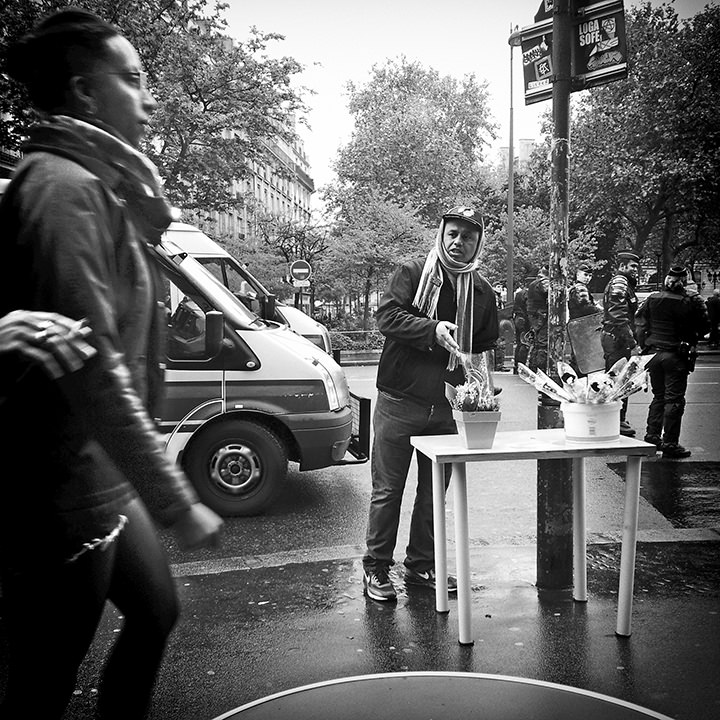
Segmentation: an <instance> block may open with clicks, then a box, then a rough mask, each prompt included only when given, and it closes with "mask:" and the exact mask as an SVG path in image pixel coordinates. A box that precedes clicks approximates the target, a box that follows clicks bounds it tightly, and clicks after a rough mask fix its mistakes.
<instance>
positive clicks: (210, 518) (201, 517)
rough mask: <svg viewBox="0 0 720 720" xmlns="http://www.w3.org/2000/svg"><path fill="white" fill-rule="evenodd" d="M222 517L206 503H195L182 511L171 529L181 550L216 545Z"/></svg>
mask: <svg viewBox="0 0 720 720" xmlns="http://www.w3.org/2000/svg"><path fill="white" fill-rule="evenodd" d="M222 526H223V520H222V518H221V517H220V516H219V515H218V514H217V513H215V512H214V511H213V510H211V509H210V508H209V507H208V506H207V505H203V504H202V503H195V504H194V505H191V506H190V508H189V509H188V510H187V511H186V512H184V513H183V514H182V515H181V516H180V518H179V519H178V521H177V522H176V523H175V524H174V525H173V527H172V529H173V531H174V532H175V535H176V537H177V539H178V542H179V543H180V546H181V547H182V549H183V550H196V549H198V548H201V547H217V546H218V545H219V544H220V530H221V529H222Z"/></svg>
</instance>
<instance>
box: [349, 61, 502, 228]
mask: <svg viewBox="0 0 720 720" xmlns="http://www.w3.org/2000/svg"><path fill="white" fill-rule="evenodd" d="M348 93H349V97H350V100H349V109H350V112H351V114H352V115H353V116H354V117H355V129H354V131H353V134H352V137H351V139H350V141H349V143H348V144H347V145H346V146H345V147H343V148H341V149H340V152H339V154H338V158H337V161H336V163H335V170H336V172H337V175H338V192H337V193H336V197H337V196H338V195H345V194H347V193H350V194H352V193H353V192H357V191H363V190H368V189H370V190H372V191H373V192H375V193H376V194H377V196H378V198H379V199H382V200H385V201H388V202H393V203H395V204H396V205H398V206H401V207H409V208H410V209H411V212H412V214H413V215H417V216H419V217H420V218H422V220H423V221H424V222H426V223H429V224H434V223H435V222H436V221H437V220H438V218H439V217H440V215H441V214H442V211H443V210H444V209H446V208H447V207H450V206H452V205H454V204H457V202H458V200H459V199H461V198H467V197H468V196H470V195H472V194H473V192H474V191H475V189H476V172H477V166H478V163H479V162H480V161H481V160H482V154H483V148H484V146H485V145H486V144H487V142H488V140H489V139H490V138H493V137H494V126H493V125H492V124H491V122H490V119H489V108H488V102H487V86H486V83H478V81H477V80H476V78H475V76H474V75H467V76H466V77H465V78H464V79H463V80H462V81H458V80H456V79H454V78H452V77H449V76H446V77H441V76H440V74H439V73H438V72H437V71H435V70H433V69H428V68H424V67H422V66H421V65H420V64H419V63H417V62H408V61H407V60H406V59H405V58H404V57H401V58H399V59H398V60H397V61H395V60H388V61H386V63H385V65H382V66H379V65H376V66H374V67H373V69H372V72H371V77H370V80H369V81H368V82H367V83H366V84H365V85H364V86H362V87H360V86H357V85H355V84H353V83H349V84H348ZM464 201H466V200H463V202H464Z"/></svg>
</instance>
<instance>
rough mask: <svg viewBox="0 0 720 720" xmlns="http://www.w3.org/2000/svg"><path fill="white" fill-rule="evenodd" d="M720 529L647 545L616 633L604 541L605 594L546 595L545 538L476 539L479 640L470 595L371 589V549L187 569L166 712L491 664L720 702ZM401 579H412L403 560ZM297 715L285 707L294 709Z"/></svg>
mask: <svg viewBox="0 0 720 720" xmlns="http://www.w3.org/2000/svg"><path fill="white" fill-rule="evenodd" d="M718 550H720V545H718V544H717V543H712V542H706V543H641V544H640V545H639V546H638V558H637V566H636V582H635V606H634V615H633V634H632V636H631V637H630V638H619V637H617V636H616V635H615V634H614V628H615V614H616V589H617V581H618V567H619V547H618V546H617V544H606V545H593V546H591V547H590V548H589V567H588V589H589V601H588V602H587V603H576V602H573V601H572V600H569V599H566V598H561V597H560V598H554V599H553V598H547V599H541V598H539V597H538V593H537V590H536V589H535V587H534V584H533V583H534V577H535V568H534V563H535V557H534V548H532V547H518V546H513V547H485V548H481V549H476V550H475V551H473V554H472V562H471V566H472V568H473V592H472V614H473V637H474V638H475V644H474V646H472V647H464V646H460V645H459V644H458V642H457V614H456V610H457V606H456V602H455V601H454V600H451V603H450V613H449V614H447V615H442V614H438V613H436V612H435V609H434V594H433V592H431V591H428V590H425V589H412V590H411V591H405V590H404V589H403V590H402V591H401V593H400V595H399V598H398V602H397V603H392V604H384V603H382V604H381V603H377V602H374V601H372V600H367V599H366V598H364V597H363V595H362V586H361V582H360V568H361V565H360V560H359V557H355V558H347V559H344V560H331V561H323V560H315V561H310V562H298V563H286V564H279V565H275V566H270V567H258V568H256V569H245V570H231V571H228V572H218V573H216V574H211V575H207V574H205V575H190V576H181V577H179V578H178V582H179V587H180V593H181V597H182V603H183V607H184V618H183V620H182V623H181V625H180V626H179V627H178V629H177V630H176V632H175V634H174V637H173V640H172V642H171V644H170V647H169V649H168V653H167V657H166V661H165V665H164V669H163V674H162V676H161V678H160V681H159V684H158V687H157V692H156V698H155V704H154V707H153V710H152V713H151V715H150V719H151V720H170V718H172V719H173V720H205V719H207V720H209V719H210V718H214V717H217V716H218V715H220V714H222V713H224V712H227V711H228V710H231V709H232V708H234V707H237V706H240V705H242V704H244V703H246V702H249V701H251V700H253V699H257V698H259V697H263V696H266V695H269V694H272V693H276V692H279V691H282V690H286V689H290V688H293V687H298V686H302V685H306V684H310V683H315V682H320V681H323V680H328V679H331V678H338V677H351V676H357V675H364V674H371V673H381V672H401V671H416V670H436V671H443V670H446V671H456V672H481V673H493V674H499V675H510V676H517V677H525V678H534V679H538V680H544V681H549V682H555V683H560V684H566V685H570V686H573V687H577V688H584V689H589V690H592V691H595V692H600V693H604V694H607V695H610V696H612V697H615V698H619V699H622V700H626V701H628V702H633V703H636V704H638V705H641V706H643V707H647V708H649V709H651V710H655V711H656V712H661V713H664V714H666V715H668V716H670V717H674V718H683V719H685V720H717V718H718V717H720V690H719V689H718V678H720V643H719V642H718V639H719V638H720V614H719V611H720V553H718ZM394 579H395V581H396V584H397V585H398V586H399V587H402V580H401V575H400V574H399V571H394ZM119 623H120V619H119V618H118V616H117V613H116V612H115V611H114V610H113V609H111V608H110V609H108V611H107V613H106V616H105V618H104V622H103V625H102V627H101V630H100V631H99V633H98V637H97V640H96V643H95V645H94V646H93V650H92V652H91V654H90V656H89V657H88V659H87V661H86V663H85V665H84V667H83V671H82V673H81V677H80V682H79V685H78V691H77V695H76V696H75V698H74V699H73V703H72V705H71V707H70V709H69V711H68V714H67V716H66V717H67V718H72V719H73V720H76V719H80V718H82V719H84V718H91V717H92V714H91V708H92V705H93V700H94V694H95V691H94V687H95V684H96V682H97V672H98V668H99V665H100V662H101V660H102V658H103V655H104V653H105V650H106V649H107V647H108V645H109V643H110V642H112V639H113V636H114V632H115V631H116V630H117V628H118V627H119ZM278 720H281V719H278Z"/></svg>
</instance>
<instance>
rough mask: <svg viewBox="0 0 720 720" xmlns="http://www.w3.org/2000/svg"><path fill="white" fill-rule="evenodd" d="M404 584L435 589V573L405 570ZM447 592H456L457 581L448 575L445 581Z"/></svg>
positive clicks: (431, 571)
mask: <svg viewBox="0 0 720 720" xmlns="http://www.w3.org/2000/svg"><path fill="white" fill-rule="evenodd" d="M405 584H406V585H419V586H421V587H426V588H431V589H432V590H434V589H435V571H434V570H426V571H425V572H418V571H417V570H411V569H410V568H405ZM447 586H448V592H449V593H454V592H457V579H456V578H454V577H453V576H452V575H448V579H447Z"/></svg>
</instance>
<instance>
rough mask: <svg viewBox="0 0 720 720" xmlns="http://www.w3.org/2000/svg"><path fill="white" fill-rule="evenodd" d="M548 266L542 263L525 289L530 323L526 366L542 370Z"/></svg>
mask: <svg viewBox="0 0 720 720" xmlns="http://www.w3.org/2000/svg"><path fill="white" fill-rule="evenodd" d="M549 289H550V277H549V273H548V266H547V265H543V266H542V267H541V268H540V270H539V271H538V274H537V277H536V278H535V279H534V280H533V281H532V282H531V283H530V285H529V286H528V291H527V315H528V323H529V325H530V334H529V339H530V347H529V349H528V367H529V368H530V369H531V370H537V369H538V368H539V369H540V370H542V371H544V372H547V369H548V290H549Z"/></svg>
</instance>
